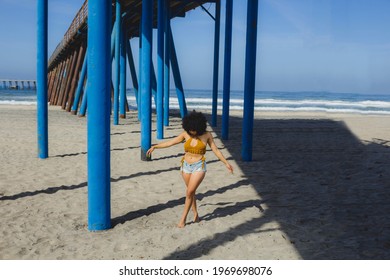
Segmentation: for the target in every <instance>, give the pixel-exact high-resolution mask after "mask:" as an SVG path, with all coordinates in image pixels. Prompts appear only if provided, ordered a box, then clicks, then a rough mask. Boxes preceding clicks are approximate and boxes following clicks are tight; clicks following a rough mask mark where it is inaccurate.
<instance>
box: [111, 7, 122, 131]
mask: <svg viewBox="0 0 390 280" xmlns="http://www.w3.org/2000/svg"><path fill="white" fill-rule="evenodd" d="M115 16H116V22H115V29H116V31H115V33H116V36H115V62H114V65H115V67H114V68H115V80H114V108H113V117H114V125H118V124H119V82H120V81H119V79H120V44H121V26H122V24H121V20H122V16H121V3H120V1H119V0H116V2H115Z"/></svg>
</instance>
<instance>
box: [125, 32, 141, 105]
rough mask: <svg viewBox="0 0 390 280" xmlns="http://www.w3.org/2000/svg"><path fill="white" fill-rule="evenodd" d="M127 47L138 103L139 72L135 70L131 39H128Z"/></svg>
mask: <svg viewBox="0 0 390 280" xmlns="http://www.w3.org/2000/svg"><path fill="white" fill-rule="evenodd" d="M126 48H127V60H128V62H129V68H130V75H131V81H132V82H133V88H134V95H135V102H136V103H137V104H138V79H137V72H136V71H135V64H134V58H133V52H132V50H131V45H130V42H129V40H126Z"/></svg>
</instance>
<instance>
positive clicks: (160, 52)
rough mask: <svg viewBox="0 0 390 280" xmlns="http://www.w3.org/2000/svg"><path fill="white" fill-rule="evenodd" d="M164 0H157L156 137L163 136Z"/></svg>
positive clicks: (160, 137)
mask: <svg viewBox="0 0 390 280" xmlns="http://www.w3.org/2000/svg"><path fill="white" fill-rule="evenodd" d="M164 2H165V0H158V8H157V10H158V20H157V28H158V30H157V31H158V34H157V98H156V99H157V102H156V103H157V104H156V113H157V139H163V138H164V106H163V98H164V14H165V8H164V6H165V3H164Z"/></svg>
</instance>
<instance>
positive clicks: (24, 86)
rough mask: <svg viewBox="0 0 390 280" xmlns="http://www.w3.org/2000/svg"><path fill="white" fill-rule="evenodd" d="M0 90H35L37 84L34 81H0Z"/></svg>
mask: <svg viewBox="0 0 390 280" xmlns="http://www.w3.org/2000/svg"><path fill="white" fill-rule="evenodd" d="M0 88H1V89H19V90H36V89H37V82H36V81H35V80H10V79H0Z"/></svg>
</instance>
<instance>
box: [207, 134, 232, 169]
mask: <svg viewBox="0 0 390 280" xmlns="http://www.w3.org/2000/svg"><path fill="white" fill-rule="evenodd" d="M207 133H208V134H209V135H208V139H207V143H208V144H209V146H210V148H211V150H212V151H213V152H214V154H215V155H216V156H217V158H219V160H220V161H222V162H223V163H224V164H225V166H226V168H227V169H228V170H229V172H230V173H233V166H231V165H230V163H229V162H228V161H227V160H226V158H225V157H224V156H223V154H222V153H221V151H220V150H219V149H218V147H217V145H215V142H214V138H213V136H212V135H211V133H210V132H207Z"/></svg>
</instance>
